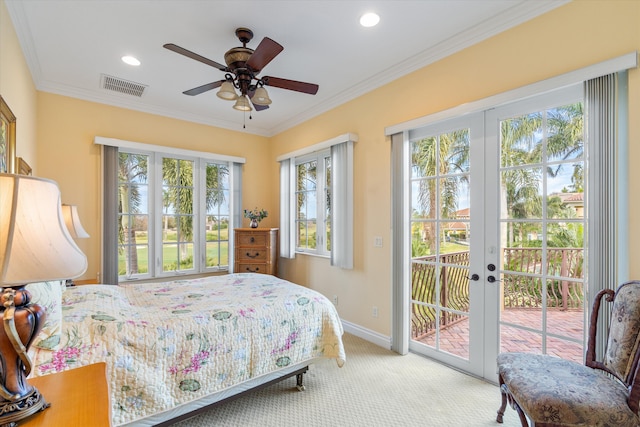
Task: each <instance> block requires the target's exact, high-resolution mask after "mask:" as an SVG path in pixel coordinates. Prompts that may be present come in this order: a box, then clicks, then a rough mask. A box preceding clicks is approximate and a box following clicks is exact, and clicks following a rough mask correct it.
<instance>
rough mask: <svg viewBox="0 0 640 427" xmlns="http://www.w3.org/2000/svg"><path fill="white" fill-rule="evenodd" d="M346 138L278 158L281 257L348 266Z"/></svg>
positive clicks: (349, 159) (349, 152)
mask: <svg viewBox="0 0 640 427" xmlns="http://www.w3.org/2000/svg"><path fill="white" fill-rule="evenodd" d="M357 138H358V137H357V135H354V134H345V135H341V136H339V137H337V138H334V139H332V140H329V141H324V142H321V143H318V144H314V145H312V146H310V147H307V148H305V149H302V150H298V151H296V152H294V153H289V154H285V155H283V156H280V157H279V158H278V161H280V256H281V257H283V258H294V257H295V255H296V253H305V254H310V255H319V256H329V257H330V258H331V265H333V266H336V267H340V268H348V269H350V268H353V143H354V142H355V141H357Z"/></svg>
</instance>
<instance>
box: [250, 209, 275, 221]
mask: <svg viewBox="0 0 640 427" xmlns="http://www.w3.org/2000/svg"><path fill="white" fill-rule="evenodd" d="M268 215H269V212H267V211H265V210H264V209H260V210H258V208H255V209H254V210H252V211H251V210H248V209H245V210H244V217H245V218H249V219H250V220H251V221H257V222H260V221H262V220H263V219H265V218H266V217H267V216H268Z"/></svg>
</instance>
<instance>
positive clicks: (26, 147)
mask: <svg viewBox="0 0 640 427" xmlns="http://www.w3.org/2000/svg"><path fill="white" fill-rule="evenodd" d="M0 95H2V98H3V99H4V100H5V102H6V103H7V105H8V106H9V108H10V109H11V112H12V113H13V114H14V115H15V116H16V155H18V156H20V157H23V158H24V159H25V160H26V161H27V163H29V165H30V166H31V167H32V168H33V169H34V172H35V171H37V164H36V159H35V157H36V156H35V153H36V120H35V119H36V88H35V85H34V84H33V80H32V79H31V74H30V73H29V67H28V66H27V62H26V60H25V58H24V56H23V54H22V50H21V49H20V44H19V43H18V37H17V36H16V32H15V29H14V28H13V24H12V23H11V19H10V18H9V12H7V8H6V6H5V4H4V1H0Z"/></svg>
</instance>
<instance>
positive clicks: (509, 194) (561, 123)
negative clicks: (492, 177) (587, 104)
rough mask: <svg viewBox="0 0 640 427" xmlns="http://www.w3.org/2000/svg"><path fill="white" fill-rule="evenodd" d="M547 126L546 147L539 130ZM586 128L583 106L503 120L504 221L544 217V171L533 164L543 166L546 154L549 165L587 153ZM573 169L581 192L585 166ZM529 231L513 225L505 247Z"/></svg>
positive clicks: (551, 171)
mask: <svg viewBox="0 0 640 427" xmlns="http://www.w3.org/2000/svg"><path fill="white" fill-rule="evenodd" d="M545 124H546V128H547V135H546V144H543V143H544V139H543V138H541V136H540V135H541V133H542V132H541V131H540V130H541V129H542V128H543V127H544V126H545ZM583 125H584V122H583V109H582V103H576V104H571V105H567V106H563V107H559V108H554V109H550V110H547V111H545V112H543V113H540V112H537V113H532V114H527V115H523V116H520V117H516V118H512V119H507V120H504V121H502V123H501V142H500V144H501V166H502V167H505V168H507V169H505V170H504V172H503V174H502V178H501V199H502V200H501V207H502V212H501V217H502V218H516V219H518V218H519V219H526V218H531V217H537V218H540V217H541V216H542V198H541V196H540V191H539V186H540V182H541V181H542V173H543V172H542V170H541V169H540V168H537V167H535V166H533V165H535V164H541V163H542V162H543V155H545V154H546V161H550V162H554V161H562V160H568V159H572V158H579V157H581V156H582V154H583V150H584V139H583ZM543 150H544V151H543ZM565 164H566V163H557V164H556V165H555V166H547V168H546V173H547V175H548V176H550V177H555V176H557V175H558V173H559V172H560V171H561V170H562V168H563V166H564V165H565ZM529 165H532V166H529ZM509 167H512V168H509ZM573 167H574V171H573V175H572V182H573V187H574V188H575V189H577V190H580V191H581V190H582V188H583V184H582V182H583V178H584V176H583V168H582V163H580V162H578V163H575V164H574V165H573ZM516 228H518V230H516ZM526 228H527V226H526V225H524V224H520V225H517V224H516V223H513V222H510V223H509V229H508V230H507V233H502V235H503V236H504V239H506V241H503V244H504V245H503V247H506V246H511V244H513V242H514V240H515V237H516V235H520V240H521V241H522V237H523V234H524V233H526V231H527V230H526Z"/></svg>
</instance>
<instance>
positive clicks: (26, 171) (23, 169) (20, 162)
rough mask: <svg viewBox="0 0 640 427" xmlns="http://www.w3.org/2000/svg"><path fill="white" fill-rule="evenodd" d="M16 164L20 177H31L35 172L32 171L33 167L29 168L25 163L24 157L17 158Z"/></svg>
mask: <svg viewBox="0 0 640 427" xmlns="http://www.w3.org/2000/svg"><path fill="white" fill-rule="evenodd" d="M16 164H17V168H18V169H17V170H16V173H18V174H20V175H31V173H32V172H33V170H32V169H31V166H29V163H27V162H25V160H24V159H23V158H22V157H17V158H16Z"/></svg>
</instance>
